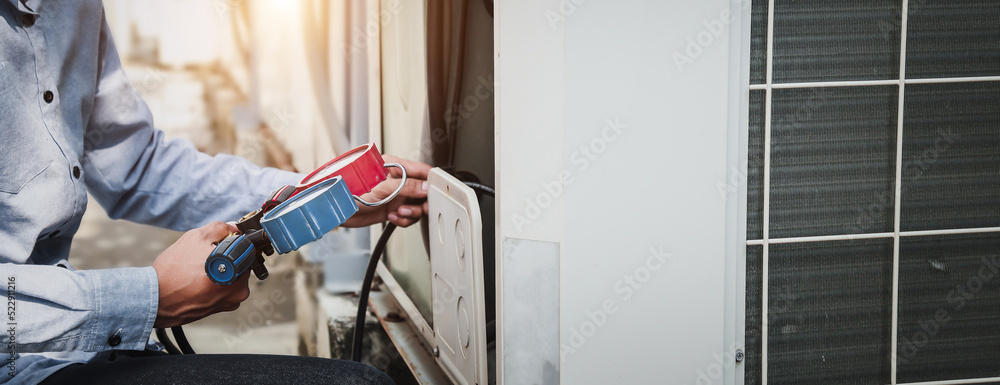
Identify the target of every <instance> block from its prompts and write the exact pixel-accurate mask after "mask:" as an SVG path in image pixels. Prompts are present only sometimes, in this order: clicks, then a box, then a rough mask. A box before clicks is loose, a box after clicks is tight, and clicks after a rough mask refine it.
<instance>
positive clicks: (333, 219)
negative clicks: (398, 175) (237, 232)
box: [260, 176, 358, 254]
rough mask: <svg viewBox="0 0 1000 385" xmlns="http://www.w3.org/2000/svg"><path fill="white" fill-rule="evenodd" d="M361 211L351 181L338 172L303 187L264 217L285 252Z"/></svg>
mask: <svg viewBox="0 0 1000 385" xmlns="http://www.w3.org/2000/svg"><path fill="white" fill-rule="evenodd" d="M357 211H358V205H357V203H355V201H354V196H353V195H351V191H350V190H349V189H348V187H347V183H345V182H344V179H343V178H341V177H340V176H335V177H332V178H330V179H327V180H325V181H322V182H320V183H317V184H316V185H314V186H312V187H309V188H308V189H306V190H303V191H300V192H298V193H296V194H295V195H293V196H292V197H291V198H289V199H288V200H286V201H285V202H284V203H282V204H280V205H278V206H277V207H275V208H273V209H271V211H268V212H267V213H266V214H264V216H263V217H262V218H261V220H260V225H261V227H263V228H264V231H265V232H266V233H267V237H268V238H270V240H271V244H272V245H274V250H275V251H277V252H278V253H279V254H285V253H287V252H289V251H292V250H298V248H300V247H302V246H304V245H306V244H307V243H309V242H312V241H315V240H317V239H319V238H320V237H322V236H323V235H324V234H326V233H328V232H330V231H332V230H333V229H335V228H337V227H338V226H340V225H342V224H344V222H345V221H347V219H348V218H350V217H351V216H352V215H354V213H356V212H357Z"/></svg>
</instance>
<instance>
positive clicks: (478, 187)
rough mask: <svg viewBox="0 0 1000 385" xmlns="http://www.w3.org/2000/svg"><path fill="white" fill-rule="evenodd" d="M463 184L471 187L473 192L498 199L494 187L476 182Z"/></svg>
mask: <svg viewBox="0 0 1000 385" xmlns="http://www.w3.org/2000/svg"><path fill="white" fill-rule="evenodd" d="M462 183H465V185H466V186H469V188H471V189H473V190H476V191H479V192H481V193H483V194H486V195H489V196H491V197H494V198H495V197H496V191H494V190H493V187H490V186H487V185H484V184H482V183H476V182H462Z"/></svg>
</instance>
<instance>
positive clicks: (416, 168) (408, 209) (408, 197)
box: [345, 155, 431, 227]
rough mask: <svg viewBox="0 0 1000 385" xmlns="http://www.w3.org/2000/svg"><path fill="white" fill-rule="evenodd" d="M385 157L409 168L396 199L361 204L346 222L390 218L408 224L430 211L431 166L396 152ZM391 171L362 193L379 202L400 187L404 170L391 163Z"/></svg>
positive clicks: (352, 224) (359, 223) (369, 222)
mask: <svg viewBox="0 0 1000 385" xmlns="http://www.w3.org/2000/svg"><path fill="white" fill-rule="evenodd" d="M382 160H385V161H386V163H399V164H401V165H403V167H405V168H406V185H405V186H403V190H402V191H400V192H399V195H397V196H396V198H395V199H393V200H392V201H391V202H389V203H386V204H384V205H382V206H379V207H368V206H364V205H359V206H358V208H359V210H358V212H357V213H356V214H354V216H352V217H351V218H350V219H348V220H347V223H346V224H345V226H347V227H362V226H368V225H372V224H375V223H380V222H384V221H386V220H388V221H390V222H392V223H395V224H396V225H397V226H401V227H407V226H409V225H412V224H414V223H417V221H419V220H420V217H421V216H423V215H424V213H425V212H427V173H429V172H430V171H431V166H430V165H428V164H426V163H421V162H415V161H412V160H406V159H401V158H397V157H395V156H392V155H382ZM389 172H390V175H389V178H387V179H386V180H385V181H383V182H382V183H379V185H378V186H375V188H374V189H372V191H371V192H369V193H367V194H365V195H362V196H361V197H362V198H363V199H364V200H366V201H368V202H377V201H380V200H382V199H384V198H385V197H388V196H389V195H391V194H392V192H393V191H396V187H399V183H400V181H401V180H402V177H403V174H402V172H400V171H399V169H398V168H396V167H390V168H389Z"/></svg>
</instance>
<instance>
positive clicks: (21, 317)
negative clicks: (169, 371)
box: [0, 264, 159, 353]
mask: <svg viewBox="0 0 1000 385" xmlns="http://www.w3.org/2000/svg"><path fill="white" fill-rule="evenodd" d="M0 278H2V279H3V280H4V282H5V285H6V289H7V290H6V291H7V310H8V311H7V313H6V314H5V320H4V323H5V324H6V327H5V330H6V331H7V332H6V333H0V349H3V351H4V352H5V353H9V352H10V349H9V347H10V346H14V349H13V350H14V351H15V352H17V353H36V352H56V351H74V350H76V351H88V352H97V351H103V350H110V349H124V350H143V349H145V347H146V343H147V342H148V340H149V335H150V333H151V332H152V328H153V322H154V321H155V319H156V310H157V306H158V299H157V298H158V293H159V288H158V284H157V278H156V273H155V271H154V270H153V268H151V267H144V268H120V269H99V270H85V271H71V270H67V269H63V268H60V267H55V266H40V265H16V264H0ZM12 338H13V340H14V341H13V342H14V344H11V342H12V341H11V339H12Z"/></svg>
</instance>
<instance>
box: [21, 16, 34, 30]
mask: <svg viewBox="0 0 1000 385" xmlns="http://www.w3.org/2000/svg"><path fill="white" fill-rule="evenodd" d="M21 24H24V26H25V27H30V26H33V25H35V17H34V16H32V15H28V14H24V15H21Z"/></svg>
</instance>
